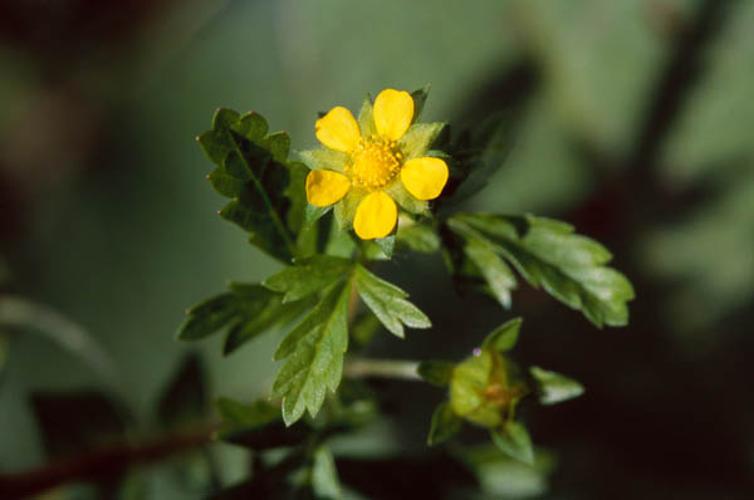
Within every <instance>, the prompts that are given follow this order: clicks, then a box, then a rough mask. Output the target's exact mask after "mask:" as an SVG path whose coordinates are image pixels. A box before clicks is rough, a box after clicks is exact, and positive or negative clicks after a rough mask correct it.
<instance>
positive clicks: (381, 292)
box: [354, 265, 432, 338]
mask: <svg viewBox="0 0 754 500" xmlns="http://www.w3.org/2000/svg"><path fill="white" fill-rule="evenodd" d="M354 278H355V285H356V290H357V291H358V293H359V296H360V297H361V299H362V300H363V301H364V303H365V304H366V305H367V307H369V309H371V310H372V312H373V313H374V315H375V316H377V318H379V320H380V321H381V322H382V324H383V325H384V326H385V328H387V329H388V331H390V332H391V333H393V334H394V335H396V336H398V337H400V338H403V336H404V325H405V326H408V327H410V328H429V327H431V326H432V323H431V322H430V320H429V318H428V317H427V316H426V315H425V314H424V313H423V312H421V311H420V310H419V308H417V307H416V306H415V305H413V304H412V303H411V302H409V301H408V300H406V298H407V297H408V294H407V293H406V292H404V291H403V290H401V289H400V288H398V287H397V286H395V285H393V284H391V283H388V282H387V281H385V280H382V279H380V278H378V277H377V276H375V275H374V274H372V273H370V272H369V271H367V270H366V269H365V268H364V267H363V266H360V265H357V266H356V272H355V274H354Z"/></svg>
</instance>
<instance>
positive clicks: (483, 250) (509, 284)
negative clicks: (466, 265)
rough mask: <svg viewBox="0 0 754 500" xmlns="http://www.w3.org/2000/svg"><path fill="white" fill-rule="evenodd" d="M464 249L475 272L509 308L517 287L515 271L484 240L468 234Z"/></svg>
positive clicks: (498, 299) (491, 292)
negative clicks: (512, 293) (512, 294)
mask: <svg viewBox="0 0 754 500" xmlns="http://www.w3.org/2000/svg"><path fill="white" fill-rule="evenodd" d="M463 251H464V253H465V255H466V257H467V258H468V259H469V261H470V262H471V264H472V265H473V266H474V269H475V271H474V272H475V273H478V274H479V275H481V277H482V278H483V279H484V280H485V282H486V284H487V287H488V291H489V293H490V294H491V295H492V296H493V297H494V298H495V300H497V301H498V302H499V303H500V305H502V306H503V307H505V308H506V309H509V308H510V306H511V291H513V290H514V289H515V288H516V285H517V283H516V277H515V276H514V275H513V271H511V268H510V267H508V264H506V263H505V262H504V261H503V260H502V259H501V258H500V257H499V256H498V255H497V254H496V253H495V251H494V249H493V248H491V246H490V245H489V244H487V243H486V242H485V241H484V240H481V239H479V238H475V237H474V236H473V235H468V236H467V238H466V244H465V245H464V247H463Z"/></svg>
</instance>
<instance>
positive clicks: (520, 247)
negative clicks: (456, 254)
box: [448, 213, 634, 327]
mask: <svg viewBox="0 0 754 500" xmlns="http://www.w3.org/2000/svg"><path fill="white" fill-rule="evenodd" d="M448 227H449V228H450V230H451V231H453V232H454V233H456V234H458V235H459V236H461V237H463V238H470V237H471V238H476V239H480V240H482V241H484V242H486V244H488V245H491V247H492V248H494V250H495V252H496V253H497V254H498V255H499V256H501V257H503V258H504V259H506V260H507V261H508V262H510V263H511V264H512V265H513V266H514V267H515V268H516V270H517V271H518V272H519V273H520V274H521V275H522V276H523V277H524V278H525V279H526V280H527V281H528V282H529V283H530V284H531V285H532V286H534V287H536V288H538V287H540V286H541V287H542V288H544V289H545V290H546V291H547V292H548V293H550V294H551V295H552V296H553V297H555V298H556V299H558V300H559V301H561V302H563V303H564V304H566V305H568V306H569V307H571V308H572V309H577V310H580V311H581V312H582V313H583V314H584V315H585V316H586V317H587V319H589V320H590V321H591V322H592V323H594V324H595V325H596V326H598V327H602V326H603V325H609V326H624V325H625V324H626V323H627V322H628V306H627V302H628V301H630V300H631V299H633V298H634V291H633V287H632V286H631V283H630V282H629V281H628V279H626V277H625V276H623V275H622V274H621V273H620V272H618V271H616V270H615V269H613V268H610V267H607V266H606V264H607V263H608V262H609V261H610V259H611V254H610V252H608V251H607V250H606V249H605V248H604V247H603V246H602V245H600V244H599V243H597V242H596V241H594V240H591V239H589V238H586V237H584V236H580V235H577V234H574V232H573V227H571V226H570V225H568V224H565V223H562V222H558V221H555V220H551V219H545V218H541V217H534V216H526V217H509V216H502V215H492V214H481V213H476V214H469V213H466V214H458V215H455V216H453V217H451V218H450V219H449V220H448Z"/></svg>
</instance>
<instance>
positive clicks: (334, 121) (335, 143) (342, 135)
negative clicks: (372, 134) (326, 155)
mask: <svg viewBox="0 0 754 500" xmlns="http://www.w3.org/2000/svg"><path fill="white" fill-rule="evenodd" d="M314 133H315V135H316V136H317V140H319V142H321V143H322V144H324V145H325V146H327V147H328V148H330V149H334V150H335V151H341V152H343V153H348V152H350V151H352V150H353V149H354V148H355V147H356V145H357V144H359V140H360V139H361V133H360V132H359V124H358V123H356V118H354V117H353V113H351V111H349V110H348V109H347V108H344V107H343V106H336V107H334V108H332V109H331V110H330V111H328V113H327V114H326V115H325V116H323V117H322V118H320V119H319V120H317V122H316V123H315V124H314Z"/></svg>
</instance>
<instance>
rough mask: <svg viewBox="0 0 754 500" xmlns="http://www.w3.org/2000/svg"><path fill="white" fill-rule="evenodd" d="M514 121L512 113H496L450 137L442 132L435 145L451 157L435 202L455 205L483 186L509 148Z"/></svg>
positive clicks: (501, 161) (497, 167) (503, 161)
mask: <svg viewBox="0 0 754 500" xmlns="http://www.w3.org/2000/svg"><path fill="white" fill-rule="evenodd" d="M516 124H517V117H516V115H515V114H514V113H510V112H506V113H497V114H495V115H493V116H491V117H490V118H488V119H487V120H485V121H484V122H483V123H482V124H481V125H479V126H477V127H476V128H474V129H473V130H465V131H463V132H462V133H461V134H458V135H457V136H455V137H454V138H453V140H451V137H450V134H449V133H444V134H442V138H439V139H438V141H437V142H438V146H437V147H438V149H441V150H443V151H445V152H446V153H448V155H449V156H450V157H451V158H452V159H453V161H452V162H451V165H452V168H451V176H450V179H449V180H448V184H447V186H446V187H445V189H444V190H443V193H442V195H441V196H440V198H439V199H438V200H437V202H436V205H438V206H449V205H457V204H459V203H461V202H462V201H464V200H467V199H468V198H470V197H471V196H473V195H475V194H476V193H477V192H479V191H480V190H481V189H483V188H484V187H485V186H487V184H488V183H489V182H488V181H489V179H490V177H492V175H493V174H494V173H495V172H497V170H498V169H499V168H500V167H502V166H503V164H504V163H505V160H506V159H507V158H508V154H509V153H510V151H511V150H512V149H513V144H514V127H515V125H516ZM441 139H443V140H441ZM442 142H445V143H444V144H440V143H442Z"/></svg>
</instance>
